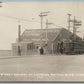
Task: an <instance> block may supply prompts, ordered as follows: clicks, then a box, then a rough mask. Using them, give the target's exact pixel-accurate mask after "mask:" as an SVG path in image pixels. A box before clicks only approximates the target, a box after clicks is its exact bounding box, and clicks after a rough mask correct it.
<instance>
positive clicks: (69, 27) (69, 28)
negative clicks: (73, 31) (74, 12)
mask: <svg viewBox="0 0 84 84" xmlns="http://www.w3.org/2000/svg"><path fill="white" fill-rule="evenodd" d="M67 15H68V31H70V16H71V14H67Z"/></svg>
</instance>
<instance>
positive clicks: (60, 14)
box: [0, 1, 84, 50]
mask: <svg viewBox="0 0 84 84" xmlns="http://www.w3.org/2000/svg"><path fill="white" fill-rule="evenodd" d="M1 5H2V7H0V50H10V49H12V43H15V42H16V38H18V25H19V24H20V25H21V33H23V32H24V30H25V29H40V28H41V23H40V21H41V18H40V16H39V14H40V13H41V12H47V11H49V13H47V16H45V17H43V28H44V29H45V28H46V25H45V23H46V19H48V22H49V23H52V24H51V25H49V26H48V27H49V28H62V27H63V28H66V29H68V27H67V26H68V15H67V14H69V13H70V14H72V15H71V20H73V19H74V16H75V18H76V20H78V21H81V22H82V25H81V26H80V27H78V28H77V31H78V32H77V35H79V36H80V37H83V36H84V32H83V31H84V2H82V1H78V2H77V1H74V2H73V1H70V2H69V1H68V2H67V1H65V2H63V1H44V2H42V1H40V2H39V1H23V2H21V1H18V2H14V1H13V2H7V1H6V2H3V3H1ZM72 26H73V24H72V23H71V31H72V29H73V28H72Z"/></svg>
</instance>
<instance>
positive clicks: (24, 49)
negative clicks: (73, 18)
mask: <svg viewBox="0 0 84 84" xmlns="http://www.w3.org/2000/svg"><path fill="white" fill-rule="evenodd" d="M75 36H76V39H77V40H82V39H81V38H80V37H79V36H77V35H75ZM72 37H73V33H71V32H69V31H68V30H67V29H64V28H55V29H47V31H46V29H43V30H41V29H32V30H25V31H24V32H23V34H22V35H21V37H20V42H16V43H13V44H12V49H13V54H14V55H18V52H19V51H18V46H19V47H20V51H21V55H28V54H38V47H39V46H42V47H43V48H44V51H45V54H55V53H56V52H57V44H58V42H62V41H65V40H67V39H68V40H70V39H72Z"/></svg>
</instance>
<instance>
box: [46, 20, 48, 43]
mask: <svg viewBox="0 0 84 84" xmlns="http://www.w3.org/2000/svg"><path fill="white" fill-rule="evenodd" d="M47 29H48V19H46V44H47V40H48V37H47Z"/></svg>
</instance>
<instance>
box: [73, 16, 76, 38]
mask: <svg viewBox="0 0 84 84" xmlns="http://www.w3.org/2000/svg"><path fill="white" fill-rule="evenodd" d="M73 35H74V39H76V28H75V16H74V21H73Z"/></svg>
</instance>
